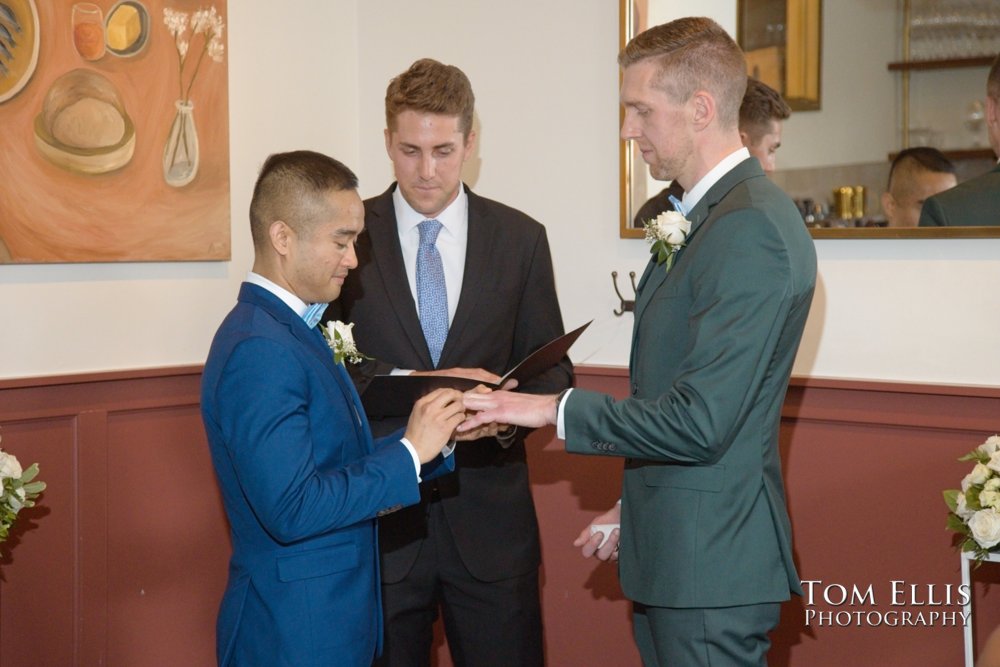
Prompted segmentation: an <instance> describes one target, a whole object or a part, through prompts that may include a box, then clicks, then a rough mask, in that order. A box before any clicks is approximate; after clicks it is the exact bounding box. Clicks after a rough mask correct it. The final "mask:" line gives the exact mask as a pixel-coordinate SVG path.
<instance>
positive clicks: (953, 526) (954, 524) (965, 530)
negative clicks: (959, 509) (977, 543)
mask: <svg viewBox="0 0 1000 667" xmlns="http://www.w3.org/2000/svg"><path fill="white" fill-rule="evenodd" d="M947 528H948V530H953V531H955V532H956V533H961V534H962V535H968V534H969V526H968V524H966V523H965V521H963V520H962V517H960V516H958V515H957V514H953V513H950V512H949V513H948V525H947Z"/></svg>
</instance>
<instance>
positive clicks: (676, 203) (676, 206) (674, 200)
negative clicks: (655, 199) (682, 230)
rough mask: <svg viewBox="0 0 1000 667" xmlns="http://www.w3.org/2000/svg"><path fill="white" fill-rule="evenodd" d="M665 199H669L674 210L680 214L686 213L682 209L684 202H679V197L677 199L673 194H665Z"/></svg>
mask: <svg viewBox="0 0 1000 667" xmlns="http://www.w3.org/2000/svg"><path fill="white" fill-rule="evenodd" d="M667 199H669V200H670V203H671V204H673V205H674V210H675V211H677V212H678V213H680V214H681V215H687V211H685V210H684V204H682V203H681V200H680V199H678V198H677V197H675V196H673V195H667Z"/></svg>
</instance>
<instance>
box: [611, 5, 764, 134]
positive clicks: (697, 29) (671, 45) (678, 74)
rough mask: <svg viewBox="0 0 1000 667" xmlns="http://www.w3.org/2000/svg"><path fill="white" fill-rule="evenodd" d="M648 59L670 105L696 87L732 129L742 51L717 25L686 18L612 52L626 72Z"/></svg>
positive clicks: (743, 80)
mask: <svg viewBox="0 0 1000 667" xmlns="http://www.w3.org/2000/svg"><path fill="white" fill-rule="evenodd" d="M647 59H654V60H655V61H656V64H657V69H658V73H657V76H656V79H655V82H654V85H656V86H657V87H658V88H660V89H661V90H663V91H664V92H665V93H667V95H669V96H670V98H671V99H673V100H674V101H675V102H679V103H684V102H687V101H688V100H689V99H690V98H691V95H693V94H694V93H695V91H697V90H699V89H705V90H708V91H709V92H711V93H712V95H713V96H714V97H715V103H716V106H717V110H718V117H719V122H720V125H722V126H723V127H732V128H735V127H737V126H738V123H739V110H740V104H741V103H742V101H743V94H744V93H745V92H746V89H747V64H746V58H744V57H743V52H742V51H741V50H740V47H739V46H737V44H736V42H735V41H733V38H732V37H730V35H729V33H727V32H726V31H725V30H723V28H722V26H720V25H719V24H718V23H716V22H715V21H713V20H712V19H710V18H706V17H704V16H688V17H685V18H680V19H677V20H675V21H670V22H669V23H664V24H662V25H658V26H655V27H653V28H650V29H649V30H646V31H644V32H641V33H639V34H638V35H636V36H635V37H633V38H632V39H631V40H630V41H629V43H628V44H627V45H626V46H625V48H624V49H622V51H621V53H619V54H618V64H619V65H620V66H621V67H623V68H627V67H629V66H630V65H634V64H635V63H637V62H640V61H643V60H647Z"/></svg>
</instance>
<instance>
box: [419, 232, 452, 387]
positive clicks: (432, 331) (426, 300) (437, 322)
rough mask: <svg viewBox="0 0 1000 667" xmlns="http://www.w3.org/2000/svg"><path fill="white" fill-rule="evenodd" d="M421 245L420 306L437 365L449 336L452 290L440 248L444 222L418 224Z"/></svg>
mask: <svg viewBox="0 0 1000 667" xmlns="http://www.w3.org/2000/svg"><path fill="white" fill-rule="evenodd" d="M418 228H419V229H420V246H419V248H417V307H418V308H419V309H420V328H421V329H423V330H424V339H425V340H426V341H427V348H428V349H429V350H430V352H431V360H432V361H433V362H434V366H435V367H437V365H438V360H440V359H441V350H442V349H443V348H444V341H445V338H447V337H448V291H447V288H446V286H445V280H444V264H442V262H441V253H440V252H438V249H437V245H436V243H437V237H438V232H440V231H441V223H440V222H438V221H437V220H424V221H423V222H421V223H420V224H419V225H418Z"/></svg>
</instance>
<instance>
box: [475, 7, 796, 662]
mask: <svg viewBox="0 0 1000 667" xmlns="http://www.w3.org/2000/svg"><path fill="white" fill-rule="evenodd" d="M619 64H620V65H621V66H622V68H623V69H624V73H623V79H622V90H621V101H622V104H623V106H624V108H625V117H624V121H623V124H622V130H621V136H622V138H623V139H625V140H629V141H635V142H636V144H637V146H638V148H639V150H640V151H641V152H642V155H643V158H644V159H645V161H646V162H647V163H648V164H649V167H650V171H651V173H652V174H653V175H654V176H655V177H656V178H659V179H663V180H667V179H676V180H677V181H678V182H679V183H680V184H681V185H682V186H683V188H684V192H685V194H684V199H683V201H682V202H680V204H681V208H683V210H685V211H687V213H686V218H687V220H688V221H690V230H689V231H688V232H687V234H686V237H685V238H683V239H682V240H681V242H680V243H678V240H679V239H678V237H677V236H673V237H672V238H669V239H668V241H669V243H667V245H666V246H665V247H664V252H662V253H659V252H654V254H653V256H652V257H651V259H650V262H649V265H648V266H647V268H646V272H645V274H644V275H643V277H642V280H641V282H640V283H639V289H638V294H637V301H636V310H635V326H634V332H633V339H632V353H631V360H630V364H629V367H630V375H631V396H629V397H628V398H626V399H624V400H620V401H615V400H614V399H612V398H611V397H610V396H607V395H604V394H601V393H597V392H592V391H585V390H582V389H574V390H571V391H569V393H567V392H563V393H562V394H560V395H559V396H558V397H555V396H531V395H526V394H518V393H510V392H502V391H497V392H493V393H490V394H479V395H475V396H473V395H467V398H468V399H469V400H466V402H465V404H466V408H467V409H471V410H476V411H481V412H478V414H477V415H475V416H473V417H471V418H470V419H469V420H468V421H467V422H466V424H465V425H463V426H462V427H460V429H465V428H474V427H475V426H476V425H477V424H479V423H486V422H489V421H493V420H496V421H499V422H503V423H511V424H523V425H525V426H534V427H538V426H543V425H546V424H556V425H557V433H558V435H559V437H560V438H564V439H565V441H566V449H567V451H570V452H574V453H579V454H591V455H597V456H617V457H624V458H625V471H624V478H623V488H622V498H621V501H620V504H619V505H618V506H616V507H615V508H614V509H612V510H611V511H610V512H608V513H607V514H605V515H602V516H600V517H598V518H597V522H598V523H602V524H603V523H607V524H614V523H618V522H619V520H620V524H621V528H620V533H619V530H618V529H614V530H608V531H607V532H608V533H609V535H607V536H606V537H607V538H608V539H607V540H606V542H605V543H604V544H603V545H602V546H600V548H598V544H599V542H600V541H601V540H602V534H598V533H595V534H594V535H591V534H590V529H589V528H588V529H585V531H584V532H583V533H581V536H580V538H579V539H578V540H577V541H576V543H575V544H576V545H577V546H581V547H582V551H583V554H584V555H585V556H590V555H594V554H595V552H596V554H597V556H598V557H599V558H601V559H604V560H606V559H608V558H612V559H614V558H617V557H618V556H619V554H620V559H619V576H620V579H621V585H622V589H623V591H624V592H625V595H626V596H627V597H628V598H629V599H630V600H632V601H633V621H634V625H635V636H636V643H637V644H638V647H639V652H640V654H641V655H642V658H643V662H644V664H645V665H647V666H650V665H671V666H673V665H684V666H685V667H689V666H691V665H716V666H717V665H726V666H729V665H765V664H766V653H767V650H768V648H769V646H770V640H769V639H768V633H769V632H770V630H771V629H773V628H774V627H775V625H777V623H778V618H779V608H780V603H781V602H782V601H784V600H787V599H789V598H790V594H791V593H793V592H794V593H798V594H801V588H800V582H799V580H798V575H797V574H796V571H795V566H794V564H793V563H792V546H791V527H790V522H789V519H788V513H787V510H786V507H785V497H784V490H783V484H782V478H781V465H780V460H779V451H778V428H779V422H780V417H781V406H782V403H783V401H784V396H785V391H786V389H787V385H788V378H789V376H790V374H791V369H792V362H793V360H794V358H795V354H796V350H797V349H798V345H799V341H800V339H801V336H802V330H803V328H804V326H805V322H806V317H807V315H808V312H809V306H810V303H811V301H812V294H813V288H814V286H815V280H816V254H815V249H814V247H813V244H812V240H811V239H810V237H809V234H808V232H807V231H806V228H805V226H804V224H803V223H802V218H801V216H800V215H799V213H798V211H797V209H796V208H795V205H794V204H793V203H792V201H791V200H790V199H789V198H788V197H787V196H786V195H784V194H783V193H782V192H781V191H780V190H779V189H778V188H777V187H776V186H775V185H774V184H773V183H772V182H771V181H770V180H769V179H768V178H767V177H766V176H765V174H764V171H763V170H762V168H761V166H760V164H759V163H758V162H757V161H756V160H752V159H750V155H749V153H748V151H747V149H746V148H744V147H743V145H742V143H741V141H740V134H739V128H738V125H737V121H738V113H739V108H740V100H741V99H742V97H743V93H744V89H745V88H746V74H745V72H746V63H745V60H744V57H743V54H742V52H741V51H740V50H739V47H737V45H736V43H735V42H734V41H733V40H732V38H731V37H730V36H729V35H727V34H726V32H725V31H724V30H723V29H722V28H721V27H719V26H718V25H717V24H716V23H715V22H713V21H711V20H710V19H706V18H684V19H679V20H677V21H673V22H671V23H667V24H664V25H661V26H657V27H655V28H652V29H650V30H648V31H646V32H644V33H642V34H640V35H638V36H637V37H635V38H634V39H633V40H632V41H631V42H630V43H629V44H628V46H626V48H625V50H624V51H623V52H622V53H621V54H620V55H619ZM672 246H677V248H676V249H675V251H674V252H673V254H672V255H671V248H672ZM668 257H669V258H668ZM619 546H620V551H619Z"/></svg>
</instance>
